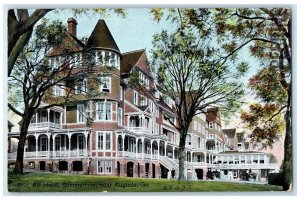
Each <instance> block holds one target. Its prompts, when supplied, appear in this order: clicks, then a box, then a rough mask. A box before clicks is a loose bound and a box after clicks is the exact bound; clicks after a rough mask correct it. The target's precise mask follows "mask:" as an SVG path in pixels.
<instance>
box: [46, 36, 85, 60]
mask: <svg viewBox="0 0 300 200" xmlns="http://www.w3.org/2000/svg"><path fill="white" fill-rule="evenodd" d="M62 37H63V39H62V42H61V43H60V44H59V45H57V46H56V47H54V48H52V49H51V50H50V51H49V52H48V54H47V55H48V56H56V55H61V54H66V53H72V52H79V51H82V50H83V49H84V44H83V43H82V42H81V41H80V40H79V39H77V38H76V37H75V36H73V35H72V34H70V33H68V32H65V33H64V35H63V36H62Z"/></svg>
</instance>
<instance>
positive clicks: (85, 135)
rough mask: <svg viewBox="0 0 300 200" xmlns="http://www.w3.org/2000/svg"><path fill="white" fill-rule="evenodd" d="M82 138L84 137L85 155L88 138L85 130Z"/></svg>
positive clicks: (85, 153)
mask: <svg viewBox="0 0 300 200" xmlns="http://www.w3.org/2000/svg"><path fill="white" fill-rule="evenodd" d="M84 138H85V152H84V155H85V156H87V155H88V153H87V139H88V133H87V132H86V131H84Z"/></svg>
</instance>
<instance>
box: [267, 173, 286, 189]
mask: <svg viewBox="0 0 300 200" xmlns="http://www.w3.org/2000/svg"><path fill="white" fill-rule="evenodd" d="M268 183H269V184H270V185H279V186H283V173H269V174H268Z"/></svg>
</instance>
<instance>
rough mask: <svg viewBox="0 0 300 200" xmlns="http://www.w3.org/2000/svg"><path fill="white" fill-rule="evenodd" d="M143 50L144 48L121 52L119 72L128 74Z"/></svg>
mask: <svg viewBox="0 0 300 200" xmlns="http://www.w3.org/2000/svg"><path fill="white" fill-rule="evenodd" d="M144 52H145V49H140V50H136V51H131V52H126V53H123V54H122V56H123V58H122V59H121V74H128V73H129V72H130V71H131V69H132V68H133V67H134V66H135V64H136V63H137V62H138V61H139V59H140V57H141V56H142V55H143V53H144Z"/></svg>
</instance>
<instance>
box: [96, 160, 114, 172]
mask: <svg viewBox="0 0 300 200" xmlns="http://www.w3.org/2000/svg"><path fill="white" fill-rule="evenodd" d="M111 169H112V161H111V160H98V162H97V171H98V174H111V172H112V170H111Z"/></svg>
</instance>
